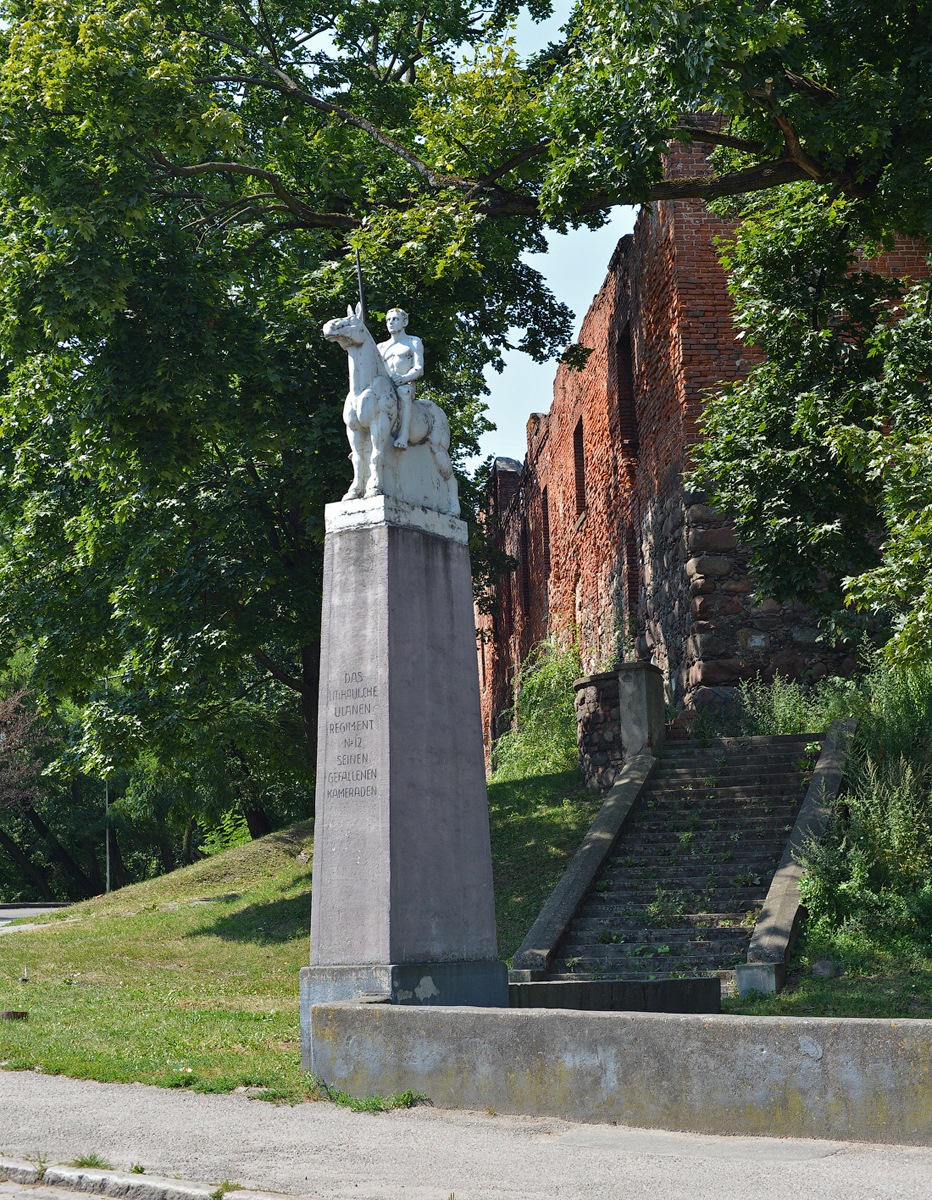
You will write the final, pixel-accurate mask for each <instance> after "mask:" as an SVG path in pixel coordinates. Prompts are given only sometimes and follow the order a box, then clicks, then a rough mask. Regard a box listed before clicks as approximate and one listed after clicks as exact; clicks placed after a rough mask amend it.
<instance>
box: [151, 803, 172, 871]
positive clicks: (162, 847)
mask: <svg viewBox="0 0 932 1200" xmlns="http://www.w3.org/2000/svg"><path fill="white" fill-rule="evenodd" d="M155 827H156V829H157V831H158V842H159V858H160V859H161V860H162V870H163V871H164V872H165V874H166V875H167V874H168V872H169V871H173V870H174V869H175V860H174V857H173V855H172V851H171V844H170V842H169V838H168V831H167V829H166V828H165V814H164V813H162V812H159V811H158V807H157V806H156V813H155Z"/></svg>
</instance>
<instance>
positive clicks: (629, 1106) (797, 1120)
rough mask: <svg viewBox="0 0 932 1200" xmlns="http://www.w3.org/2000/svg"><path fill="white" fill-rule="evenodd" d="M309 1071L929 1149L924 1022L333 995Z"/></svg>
mask: <svg viewBox="0 0 932 1200" xmlns="http://www.w3.org/2000/svg"><path fill="white" fill-rule="evenodd" d="M312 1023H313V1032H312V1038H313V1070H314V1072H315V1074H317V1075H318V1076H320V1077H321V1078H322V1079H324V1080H325V1081H326V1082H327V1083H328V1084H331V1085H336V1086H338V1087H341V1088H345V1089H346V1090H347V1091H349V1092H351V1093H352V1094H354V1095H358V1096H362V1095H366V1094H369V1093H379V1094H382V1095H385V1094H388V1093H390V1092H395V1091H400V1090H402V1089H404V1088H412V1089H414V1090H415V1091H419V1092H424V1093H426V1094H427V1095H428V1096H429V1097H430V1099H431V1100H432V1101H433V1103H434V1104H437V1105H439V1106H441V1107H447V1108H475V1109H487V1108H491V1109H494V1110H495V1111H496V1112H500V1113H518V1114H534V1115H540V1116H557V1117H565V1118H567V1119H570V1120H581V1121H603V1122H609V1121H616V1122H620V1123H623V1124H626V1125H635V1126H642V1127H646V1128H653V1129H656V1128H662V1129H679V1130H693V1131H696V1132H699V1133H722V1134H729V1133H736V1134H763V1135H771V1136H780V1137H820V1138H841V1139H846V1140H851V1141H876V1142H897V1143H915V1144H929V1143H932V1021H918V1020H914V1021H909V1020H907V1021H885V1020H852V1019H848V1020H833V1019H830V1018H798V1017H731V1016H685V1015H684V1016H681V1015H674V1014H661V1013H604V1012H568V1011H560V1010H541V1009H517V1010H515V1009H511V1010H509V1009H474V1008H408V1007H402V1006H392V1005H387V1004H372V1005H367V1004H328V1005H321V1006H318V1007H316V1008H315V1009H314V1011H313V1022H312Z"/></svg>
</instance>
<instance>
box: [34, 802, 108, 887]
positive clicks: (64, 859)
mask: <svg viewBox="0 0 932 1200" xmlns="http://www.w3.org/2000/svg"><path fill="white" fill-rule="evenodd" d="M23 815H24V816H25V817H26V819H27V820H28V821H29V823H30V824H31V825H32V827H33V829H35V831H36V833H38V834H39V836H40V837H41V838H42V839H43V840H44V841H45V843H46V845H47V846H48V848H49V851H50V852H51V855H52V858H54V859H55V861H56V862H57V863H60V864H61V866H62V867H64V869H65V871H66V872H67V873H68V875H69V876H70V877H71V880H72V882H73V883H74V885H75V887H76V888H77V889H78V891H79V893H80V895H79V897H78V898H79V899H81V900H85V899H86V898H87V897H88V896H93V895H94V885H93V884H92V883H91V881H90V879H88V877H87V875H85V873H84V872H83V871H82V870H81V868H80V867H79V866H78V864H77V863H76V862H75V861H74V859H73V858H72V857H71V855H70V854H69V853H68V851H67V850H66V849H65V847H64V846H63V845H62V844H61V842H60V841H59V840H58V838H57V837H56V836H55V834H54V833H52V831H51V829H49V827H48V825H46V823H45V822H44V821H43V820H42V818H41V817H40V816H39V814H38V813H37V812H36V810H35V809H34V808H25V809H23Z"/></svg>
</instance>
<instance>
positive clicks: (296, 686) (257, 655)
mask: <svg viewBox="0 0 932 1200" xmlns="http://www.w3.org/2000/svg"><path fill="white" fill-rule="evenodd" d="M252 656H253V658H254V659H255V660H256V662H257V663H258V664H259V666H260V667H264V668H265V670H266V671H268V673H269V674H270V675H271V676H272V678H273V679H277V680H278V682H279V683H283V684H284V685H285V687H289V688H291V690H292V691H293V692H297V693H298V694H299V695H300V696H304V695H306V694H307V693H308V690H309V689H308V686H307V684H306V683H304V682H303V680H300V679H297V678H296V677H295V676H294V675H289V674H288V672H287V671H283V670H282V668H281V667H280V666H279V665H278V664H277V663H275V662H273V661H272V659H271V658H269V656H268V655H267V654H266V653H265V651H264V650H253V652H252Z"/></svg>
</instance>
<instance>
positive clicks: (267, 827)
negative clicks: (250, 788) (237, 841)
mask: <svg viewBox="0 0 932 1200" xmlns="http://www.w3.org/2000/svg"><path fill="white" fill-rule="evenodd" d="M242 807H243V816H244V817H245V818H246V825H247V826H248V828H249V836H250V837H251V838H261V837H265V835H266V834H267V833H271V832H272V826H271V824H270V822H269V818H268V814H267V813H266V811H265V809H264V808H262V806H261V805H254V806H250V807H249V808H247V807H246V805H245V804H244V805H243V806H242Z"/></svg>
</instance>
